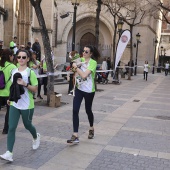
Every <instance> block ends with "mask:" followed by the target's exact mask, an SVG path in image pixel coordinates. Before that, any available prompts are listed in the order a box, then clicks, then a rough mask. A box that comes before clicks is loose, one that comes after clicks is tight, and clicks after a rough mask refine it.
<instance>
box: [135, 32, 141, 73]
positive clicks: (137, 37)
mask: <svg viewBox="0 0 170 170" xmlns="http://www.w3.org/2000/svg"><path fill="white" fill-rule="evenodd" d="M140 36H141V35H140V34H139V33H137V34H136V60H135V72H134V75H136V72H137V58H138V44H139V43H141V42H140Z"/></svg>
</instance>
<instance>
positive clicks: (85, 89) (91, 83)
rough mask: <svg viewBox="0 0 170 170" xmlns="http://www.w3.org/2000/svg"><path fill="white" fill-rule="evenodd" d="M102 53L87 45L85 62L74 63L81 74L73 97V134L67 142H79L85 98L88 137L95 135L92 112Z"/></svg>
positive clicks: (84, 54) (73, 65)
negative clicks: (80, 112) (81, 109)
mask: <svg viewBox="0 0 170 170" xmlns="http://www.w3.org/2000/svg"><path fill="white" fill-rule="evenodd" d="M99 57H100V54H99V52H98V50H97V49H96V48H95V47H93V46H88V45H87V46H85V47H84V51H83V57H82V58H81V61H82V62H85V63H84V64H82V65H81V66H80V67H77V65H76V63H73V64H72V67H73V69H74V71H76V72H77V73H78V74H79V76H77V77H76V82H77V84H76V89H75V97H74V99H73V135H72V137H71V139H69V140H67V143H69V144H72V143H79V138H78V129H79V110H80V106H81V102H82V100H83V98H84V100H85V109H86V113H87V116H88V120H89V124H90V127H89V134H88V139H93V137H94V127H93V123H94V115H93V112H92V103H93V98H94V95H95V74H96V67H97V62H96V61H97V60H98V59H99Z"/></svg>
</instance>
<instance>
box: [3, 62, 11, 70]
mask: <svg viewBox="0 0 170 170" xmlns="http://www.w3.org/2000/svg"><path fill="white" fill-rule="evenodd" d="M9 65H11V64H8V65H7V66H5V68H7V67H8V66H9ZM5 68H4V69H2V71H4V70H5Z"/></svg>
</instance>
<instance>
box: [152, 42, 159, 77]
mask: <svg viewBox="0 0 170 170" xmlns="http://www.w3.org/2000/svg"><path fill="white" fill-rule="evenodd" d="M157 44H158V40H157V39H156V40H155V52H154V59H153V70H152V74H154V73H155V56H156V46H157Z"/></svg>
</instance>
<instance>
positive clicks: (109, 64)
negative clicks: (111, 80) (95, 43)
mask: <svg viewBox="0 0 170 170" xmlns="http://www.w3.org/2000/svg"><path fill="white" fill-rule="evenodd" d="M106 61H107V69H108V70H110V69H111V60H110V57H108V58H107V60H106ZM109 73H110V71H108V72H107V77H108V76H109Z"/></svg>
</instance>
